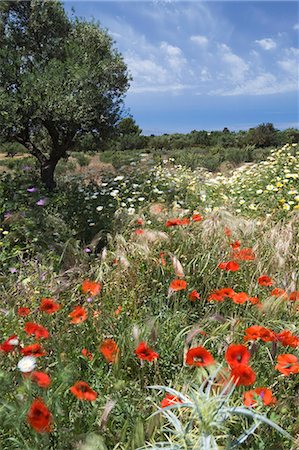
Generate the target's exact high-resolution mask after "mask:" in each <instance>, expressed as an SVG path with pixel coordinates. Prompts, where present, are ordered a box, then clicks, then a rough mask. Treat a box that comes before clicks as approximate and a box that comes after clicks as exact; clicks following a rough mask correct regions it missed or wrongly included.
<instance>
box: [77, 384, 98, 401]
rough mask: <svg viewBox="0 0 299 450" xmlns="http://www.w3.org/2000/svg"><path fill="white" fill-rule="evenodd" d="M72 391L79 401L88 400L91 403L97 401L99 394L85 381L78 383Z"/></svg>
mask: <svg viewBox="0 0 299 450" xmlns="http://www.w3.org/2000/svg"><path fill="white" fill-rule="evenodd" d="M70 391H71V393H72V394H74V396H75V397H77V398H78V399H79V400H88V401H90V402H92V401H94V400H96V398H97V396H98V394H97V393H96V392H95V391H93V390H92V389H91V388H90V387H89V386H88V384H87V383H85V381H77V383H75V384H74V385H73V386H72V387H71V388H70Z"/></svg>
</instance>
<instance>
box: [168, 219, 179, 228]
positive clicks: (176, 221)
mask: <svg viewBox="0 0 299 450" xmlns="http://www.w3.org/2000/svg"><path fill="white" fill-rule="evenodd" d="M181 224H182V222H181V219H168V220H167V222H166V223H165V226H166V227H167V228H169V227H176V226H177V225H181Z"/></svg>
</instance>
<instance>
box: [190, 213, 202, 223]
mask: <svg viewBox="0 0 299 450" xmlns="http://www.w3.org/2000/svg"><path fill="white" fill-rule="evenodd" d="M191 219H192V221H193V222H200V221H201V220H202V219H203V217H202V216H201V215H200V214H193V216H192V217H191Z"/></svg>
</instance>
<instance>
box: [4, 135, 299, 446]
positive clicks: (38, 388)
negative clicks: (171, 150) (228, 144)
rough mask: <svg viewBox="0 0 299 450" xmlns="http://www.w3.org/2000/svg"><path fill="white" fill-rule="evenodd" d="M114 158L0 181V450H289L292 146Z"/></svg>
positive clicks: (295, 342) (295, 430)
mask: <svg viewBox="0 0 299 450" xmlns="http://www.w3.org/2000/svg"><path fill="white" fill-rule="evenodd" d="M128 155H129V154H128ZM128 155H127V156H126V154H124V160H123V163H122V165H119V166H117V168H115V167H113V165H111V163H110V162H111V159H110V160H109V161H108V159H107V156H106V160H105V154H104V155H103V156H101V155H100V156H98V155H95V156H89V157H87V156H84V155H82V154H81V155H80V154H78V155H76V154H75V155H74V157H73V158H72V160H69V161H63V162H62V163H60V164H61V166H60V167H59V166H58V190H57V191H55V192H53V193H50V194H49V193H48V192H46V191H45V190H44V188H43V187H42V186H41V185H40V183H39V181H38V173H37V169H36V167H35V166H34V163H33V161H32V160H31V158H23V159H20V160H18V161H17V162H16V163H14V162H11V161H8V163H7V164H6V165H5V166H4V169H3V170H2V173H1V176H0V199H1V200H0V217H1V225H0V227H1V228H0V238H1V239H0V250H1V253H0V262H1V270H0V281H1V284H0V286H1V307H0V314H1V322H0V330H1V341H0V378H1V384H0V394H1V403H0V423H1V431H0V441H1V448H3V450H10V449H24V450H25V449H26V450H29V449H30V450H38V449H55V450H64V449H81V450H92V449H94V450H96V449H101V450H106V449H107V450H112V449H115V450H116V449H119V450H136V449H145V448H152V449H158V448H164V449H169V450H181V449H186V450H191V449H203V450H209V449H233V448H240V449H242V448H243V449H245V448H246V449H250V450H262V449H267V450H296V449H297V448H299V421H298V406H299V401H298V387H299V382H298V373H299V360H298V347H299V336H298V329H299V281H298V273H299V220H298V218H299V175H298V174H299V146H298V144H287V145H285V146H283V147H281V148H279V149H274V150H271V151H270V152H269V155H268V156H267V157H266V159H265V160H263V161H259V162H256V163H247V164H242V165H241V166H240V167H239V168H237V169H235V170H233V171H229V170H227V171H225V172H218V173H212V172H210V171H208V170H207V169H206V168H203V167H200V166H196V167H192V166H191V165H190V164H189V162H188V154H186V156H185V160H186V163H185V162H184V157H183V156H182V155H181V157H180V160H179V161H178V159H177V158H176V157H175V156H174V157H173V155H171V156H170V157H167V156H165V155H164V156H161V155H160V156H159V157H157V155H151V154H147V153H140V152H131V156H128ZM101 158H102V159H101ZM191 159H192V158H191ZM108 162H109V163H110V164H107V163H108ZM112 162H113V161H112Z"/></svg>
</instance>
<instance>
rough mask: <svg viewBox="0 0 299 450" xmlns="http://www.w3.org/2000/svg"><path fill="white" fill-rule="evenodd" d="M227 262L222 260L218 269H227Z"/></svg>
mask: <svg viewBox="0 0 299 450" xmlns="http://www.w3.org/2000/svg"><path fill="white" fill-rule="evenodd" d="M226 264H227V263H226V262H221V263H219V264H218V266H217V267H218V269H221V270H225V269H226Z"/></svg>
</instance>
